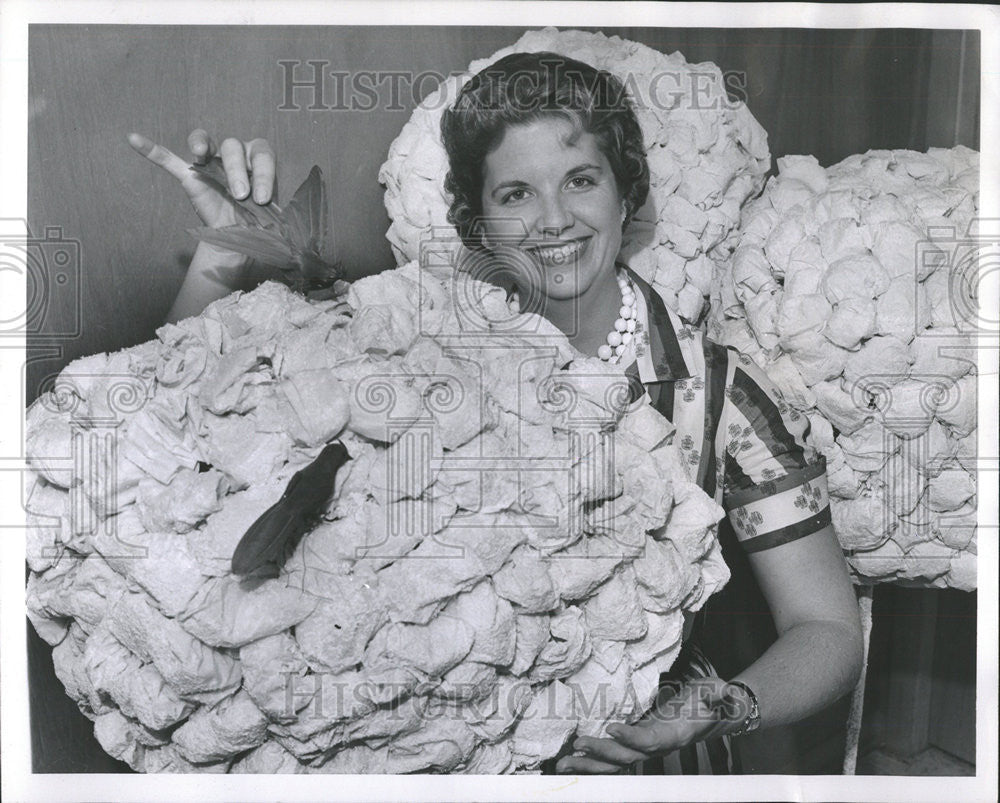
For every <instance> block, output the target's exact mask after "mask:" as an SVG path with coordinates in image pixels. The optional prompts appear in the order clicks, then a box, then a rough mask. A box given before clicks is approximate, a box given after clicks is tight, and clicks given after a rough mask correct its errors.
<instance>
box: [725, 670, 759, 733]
mask: <svg viewBox="0 0 1000 803" xmlns="http://www.w3.org/2000/svg"><path fill="white" fill-rule="evenodd" d="M728 685H729V686H736V687H737V688H739V689H741V690H742V691H743V693H744V694H745V695H746V699H747V701H748V702H749V704H750V711H749V712H748V713H747V715H746V717H745V718H744V720H743V723H742V724H741V725H740V726H739V728H737V729H736V730H735V731H733V732H732V733H730V734H729V735H730V736H742V735H743V734H745V733H750V732H751V731H755V730H757V728H759V727H760V705H758V703H757V695H756V694H754V693H753V689H751V688H750V687H749V686H747V684H746V683H744V682H743V681H741V680H731V681H729V684H728ZM736 702H737V705H739V707H740V708H739V713H743V710H744V705H743V704H742V703H741V702H740V701H739V699H738V698H737V699H736Z"/></svg>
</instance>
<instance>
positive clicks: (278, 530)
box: [232, 441, 351, 580]
mask: <svg viewBox="0 0 1000 803" xmlns="http://www.w3.org/2000/svg"><path fill="white" fill-rule="evenodd" d="M350 459H351V456H350V455H349V454H348V453H347V449H346V448H345V447H344V444H342V443H340V442H339V441H337V442H334V443H330V444H327V446H325V447H324V448H323V451H321V452H320V453H319V456H317V457H316V459H315V460H313V461H312V462H311V463H310V464H309V465H308V466H306V467H305V468H302V469H299V470H298V471H296V472H295V473H294V474H293V475H292V478H291V479H290V480H289V481H288V486H287V487H286V488H285V492H284V493H283V494H282V495H281V499H279V500H278V501H277V502H275V503H274V504H273V505H271V507H269V508H268V509H267V510H266V511H265V512H264V513H263V514H262V515H261V516H260V517H259V518H258V519H257V521H255V522H254V523H253V524H252V525H250V528H249V529H248V530H247V531H246V534H245V535H244V536H243V538H241V539H240V542H239V544H237V546H236V550H235V551H234V552H233V560H232V570H233V574H236V575H239V576H241V577H252V578H258V579H261V580H264V579H269V578H273V577H277V576H278V575H279V574H280V572H281V567H282V566H283V565H284V563H285V561H286V560H287V559H288V558H289V557H290V556H291V554H292V553H293V552H294V551H295V547H296V546H298V544H299V541H301V540H302V536H303V535H305V534H306V533H307V532H309V531H310V530H311V529H312V528H313V527H315V526H316V523H317V522H318V521H319V519H320V517H321V516H322V515H323V511H324V510H325V509H326V506H327V504H328V503H329V501H330V497H332V496H333V489H334V479H335V478H336V476H337V471H338V470H339V469H340V467H341V466H342V465H344V463H346V462H347V461H348V460H350Z"/></svg>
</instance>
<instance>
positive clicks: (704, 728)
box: [557, 526, 862, 773]
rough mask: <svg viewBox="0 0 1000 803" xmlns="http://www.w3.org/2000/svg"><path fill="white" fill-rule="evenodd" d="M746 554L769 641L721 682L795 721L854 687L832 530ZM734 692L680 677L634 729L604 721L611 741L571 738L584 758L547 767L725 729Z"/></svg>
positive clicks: (639, 754) (854, 631)
mask: <svg viewBox="0 0 1000 803" xmlns="http://www.w3.org/2000/svg"><path fill="white" fill-rule="evenodd" d="M749 559H750V562H751V566H752V568H753V571H754V574H755V575H756V577H757V581H758V583H759V585H760V587H761V590H762V592H763V594H764V596H765V598H766V600H767V602H768V605H769V606H770V608H771V612H772V615H773V617H774V622H775V626H776V628H777V631H778V638H777V640H776V641H775V642H774V643H773V644H772V645H771V647H770V648H769V649H768V650H767V651H766V652H765V653H764V654H763V655H762V656H761V657H760V658H759V659H757V660H756V661H755V662H754V663H753V664H752V665H750V666H749V667H747V668H746V669H745V670H744V671H742V672H740V673H739V674H738V675H737V676H736V677H734V678H731V679H730V680H740V681H743V682H744V683H746V684H747V685H748V686H749V687H750V688H751V689H753V691H754V693H755V694H756V696H757V700H758V703H759V705H760V716H761V727H764V728H766V727H770V726H774V725H783V724H786V723H789V722H796V721H798V720H800V719H803V718H805V717H807V716H809V715H810V714H812V713H814V712H815V711H818V710H820V709H822V708H825V707H826V706H828V705H830V704H831V703H832V702H833V701H834V700H837V699H838V698H840V697H842V696H843V695H845V694H847V693H848V692H849V691H850V690H851V689H852V688H854V686H855V684H856V683H857V681H858V677H859V675H860V673H861V665H862V636H861V621H860V617H859V615H858V605H857V600H856V597H855V595H854V590H853V588H852V586H851V582H850V579H849V577H848V575H847V565H846V563H845V561H844V556H843V553H842V552H841V549H840V544H839V543H838V541H837V537H836V535H835V534H834V531H833V528H832V527H829V526H827V527H824V528H823V529H822V530H819V531H817V532H815V533H813V534H812V535H808V536H806V537H804V538H799V539H797V540H795V541H791V542H789V543H786V544H782V545H781V546H777V547H774V548H772V549H767V550H763V551H761V552H757V553H752V554H751V555H750V556H749ZM741 696H742V692H740V691H739V690H738V689H734V688H733V687H729V686H727V683H726V682H725V681H723V680H722V679H720V678H703V679H700V680H698V681H695V682H692V683H689V684H688V685H687V686H686V687H685V688H684V689H683V690H682V691H681V692H680V693H679V694H678V695H677V697H676V698H674V699H673V700H671V701H670V702H669V703H668V704H667V705H665V706H662V707H661V708H659V709H657V710H655V711H653V712H651V713H650V714H649V715H647V716H646V717H645V718H644V719H643V720H641V721H640V722H638V723H637V724H636V725H632V726H628V725H611V726H609V727H608V735H609V736H611V737H612V738H611V739H594V738H589V737H581V738H579V739H577V740H576V742H575V743H574V745H573V746H574V749H576V750H578V751H580V752H582V753H584V755H582V756H568V757H566V758H563V759H560V761H559V763H558V765H557V769H558V771H559V772H585V773H610V772H618V771H620V770H621V769H623V768H624V767H625V766H626V765H628V764H631V763H632V762H635V761H640V760H643V759H646V758H649V757H651V756H656V755H663V754H665V753H669V752H671V751H672V750H676V749H678V748H680V747H684V746H685V745H688V744H691V743H692V742H698V741H702V740H704V739H711V738H716V737H719V736H723V735H725V734H727V733H734V732H736V731H737V730H739V728H740V727H741V726H742V724H743V721H744V719H745V717H746V713H747V707H746V701H745V700H741V699H740V697H741ZM734 702H735V704H734Z"/></svg>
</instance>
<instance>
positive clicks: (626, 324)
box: [508, 270, 638, 363]
mask: <svg viewBox="0 0 1000 803" xmlns="http://www.w3.org/2000/svg"><path fill="white" fill-rule="evenodd" d="M617 279H618V289H619V290H620V291H621V294H622V305H621V308H620V309H619V310H618V318H617V319H616V320H615V327H614V329H612V330H611V331H610V332H608V338H607V340H608V342H607V343H604V344H602V345H601V346H600V347H599V348H598V349H597V356H598V357H600V358H601V359H602V360H604V361H605V362H610V363H616V362H618V361H619V360H620V359H621V356H622V354H624V353H625V350H626V349H627V348H628V347H629V345H630V344H631V343H632V340H633V338H634V337H635V324H636V318H637V317H638V302H637V301H636V298H635V288H634V287H632V280H631V279H629V278H628V276H627V275H625V272H624V271H621V270H619V271H618V272H617ZM508 304H509V305H510V309H511V312H513V313H514V314H515V315H517V314H518V313H520V311H521V304H520V298H519V296H518V293H517V290H514V291H513V292H512V293H511V294H510V297H509V298H508Z"/></svg>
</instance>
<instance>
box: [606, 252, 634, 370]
mask: <svg viewBox="0 0 1000 803" xmlns="http://www.w3.org/2000/svg"><path fill="white" fill-rule="evenodd" d="M618 289H619V290H621V294H622V306H621V309H619V310H618V318H617V319H616V320H615V328H614V329H612V330H611V331H610V332H608V342H607V343H604V344H603V345H601V346H600V348H598V349H597V356H598V357H600V358H601V359H602V360H604V361H605V362H612V363H616V362H618V361H619V360H620V359H621V356H622V354H624V353H625V349H627V348H628V347H629V344H630V343H631V342H632V339H633V338H634V337H635V321H636V316H637V314H638V306H637V303H638V302H637V301H636V299H635V289H634V288H633V287H632V280H631V279H629V277H628V276H627V275H626V274H625V272H624V271H622V270H619V271H618Z"/></svg>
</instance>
